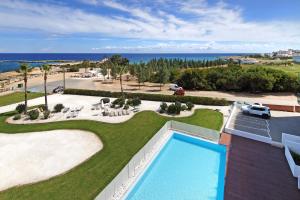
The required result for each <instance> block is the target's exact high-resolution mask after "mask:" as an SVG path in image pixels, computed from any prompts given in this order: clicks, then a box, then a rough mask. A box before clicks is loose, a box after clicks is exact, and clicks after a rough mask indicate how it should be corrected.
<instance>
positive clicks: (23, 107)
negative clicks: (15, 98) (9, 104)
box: [16, 104, 25, 114]
mask: <svg viewBox="0 0 300 200" xmlns="http://www.w3.org/2000/svg"><path fill="white" fill-rule="evenodd" d="M16 111H17V112H18V113H19V114H21V113H23V112H24V111H25V104H19V105H17V107H16Z"/></svg>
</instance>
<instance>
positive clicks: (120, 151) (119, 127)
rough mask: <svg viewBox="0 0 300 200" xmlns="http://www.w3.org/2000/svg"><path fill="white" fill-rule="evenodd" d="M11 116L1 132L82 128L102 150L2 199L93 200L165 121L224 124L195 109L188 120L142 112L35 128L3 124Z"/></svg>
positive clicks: (218, 116) (1, 118) (4, 194)
mask: <svg viewBox="0 0 300 200" xmlns="http://www.w3.org/2000/svg"><path fill="white" fill-rule="evenodd" d="M11 115H13V113H10V114H2V115H0V130H1V131H0V132H2V133H3V132H5V133H18V132H32V131H46V130H54V129H81V130H87V131H91V132H94V133H95V134H97V135H98V136H99V138H100V139H101V140H102V142H103V144H104V148H103V149H102V150H101V151H100V152H99V153H97V154H95V155H94V156H93V157H92V158H91V159H89V160H88V161H86V162H84V163H83V164H81V165H79V166H77V167H75V168H74V169H72V170H71V171H69V172H68V173H66V174H64V175H61V176H57V177H54V178H52V179H50V180H47V181H42V182H39V183H35V184H31V185H26V186H21V187H15V188H11V189H8V190H6V191H3V192H1V193H0V199H1V200H2V199H7V200H8V199H9V200H12V199H22V200H25V199H30V200H41V199H43V200H47V199H49V200H50V199H51V200H53V199H64V200H66V199H70V200H74V199H82V200H88V199H93V198H95V197H96V195H97V194H98V193H99V192H100V191H101V190H102V189H103V188H104V187H105V186H106V185H107V184H108V183H109V182H110V181H111V180H112V179H113V178H114V177H115V176H116V175H117V174H118V172H119V171H120V170H121V169H122V168H123V167H124V166H125V165H126V164H127V163H128V161H129V160H130V159H131V158H132V156H133V155H134V154H135V153H137V152H138V150H139V149H140V148H141V147H143V146H144V145H145V143H147V141H148V140H149V139H150V138H151V137H152V136H153V135H154V134H155V133H156V132H157V131H158V130H159V129H160V128H161V127H162V126H163V125H164V124H165V123H166V122H167V121H168V120H170V119H173V120H177V121H181V122H185V123H190V124H194V125H199V126H202V127H206V128H211V129H215V130H220V128H221V126H222V123H223V115H222V114H221V113H220V112H217V111H213V110H208V109H200V110H196V111H195V113H194V114H193V115H192V116H190V117H184V118H176V119H175V118H168V117H163V116H160V115H158V114H156V113H155V112H152V111H143V112H140V113H138V114H136V115H135V116H134V117H133V118H132V119H130V120H129V121H127V122H124V123H120V124H108V123H102V122H96V121H87V120H82V121H65V122H55V123H47V124H35V125H12V124H7V123H5V119H6V118H7V117H8V116H11Z"/></svg>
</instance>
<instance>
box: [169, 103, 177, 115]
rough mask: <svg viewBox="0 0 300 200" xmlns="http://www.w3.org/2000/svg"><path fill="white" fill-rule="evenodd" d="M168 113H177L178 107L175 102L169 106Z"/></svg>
mask: <svg viewBox="0 0 300 200" xmlns="http://www.w3.org/2000/svg"><path fill="white" fill-rule="evenodd" d="M168 114H171V115H172V114H177V108H176V106H175V104H174V103H172V104H171V105H169V106H168Z"/></svg>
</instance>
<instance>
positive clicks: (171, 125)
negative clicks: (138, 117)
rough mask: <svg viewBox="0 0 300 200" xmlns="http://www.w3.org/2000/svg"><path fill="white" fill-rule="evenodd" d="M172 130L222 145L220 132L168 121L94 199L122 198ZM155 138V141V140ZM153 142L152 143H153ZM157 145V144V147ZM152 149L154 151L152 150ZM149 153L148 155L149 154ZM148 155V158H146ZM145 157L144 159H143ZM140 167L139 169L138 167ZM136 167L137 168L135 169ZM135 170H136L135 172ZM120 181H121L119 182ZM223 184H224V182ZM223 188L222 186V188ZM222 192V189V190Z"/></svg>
mask: <svg viewBox="0 0 300 200" xmlns="http://www.w3.org/2000/svg"><path fill="white" fill-rule="evenodd" d="M174 132H180V133H182V134H185V135H187V136H189V137H192V138H196V139H201V140H203V141H205V142H209V143H213V144H216V145H222V146H225V145H223V144H219V139H220V133H219V132H217V131H215V130H211V129H207V128H203V127H200V126H194V125H189V124H185V123H182V122H177V121H168V122H167V123H166V124H165V125H164V126H163V127H162V128H161V129H160V130H159V131H158V132H157V133H156V134H155V135H154V136H153V137H152V138H151V139H150V140H149V141H148V142H147V143H146V144H145V145H144V146H143V147H142V148H141V149H140V150H139V151H138V152H137V153H136V154H135V155H134V156H133V158H132V159H131V160H130V161H129V162H128V164H127V165H126V166H124V168H123V169H122V170H121V171H120V173H119V174H118V175H117V176H116V177H115V178H114V179H113V180H112V181H111V182H110V183H109V184H108V185H107V186H106V187H105V188H104V189H103V190H102V191H101V192H100V193H99V194H98V196H97V197H96V198H95V199H96V200H108V199H113V200H121V199H122V200H124V199H125V198H126V197H127V196H128V195H129V193H130V191H131V190H132V188H134V186H135V184H136V183H137V182H138V180H140V178H141V177H142V175H143V174H144V173H145V171H146V170H147V169H148V167H149V166H151V163H152V162H153V160H155V158H156V157H157V155H158V154H159V153H160V151H161V149H162V148H163V147H164V146H165V144H166V142H168V141H169V139H170V137H171V136H172V135H173V133H174ZM155 139H156V141H155ZM153 143H154V144H153ZM151 145H152V146H151ZM157 145H159V146H158V147H157ZM149 146H150V147H151V149H150V150H149V149H148V150H149V152H145V151H146V149H147V147H149ZM153 151H154V152H153ZM226 152H227V149H226ZM140 154H142V155H143V156H144V157H143V158H142V159H139V156H141V155H140ZM149 154H150V155H149ZM147 156H148V158H149V157H150V158H149V159H148V158H147ZM136 157H137V159H138V165H137V166H136V167H135V168H134V170H133V174H134V175H133V176H131V177H130V169H131V167H132V166H131V167H130V164H132V163H133V164H134V165H135V164H136V162H135V161H136ZM144 158H145V159H144ZM226 161H227V157H225V162H226ZM140 167H141V168H142V169H140V170H139V168H140ZM136 168H137V170H136ZM226 168H227V167H226V163H225V170H224V182H225V177H226ZM135 170H136V171H137V172H135ZM124 175H125V176H126V175H127V176H128V177H125V179H126V178H127V179H126V181H124V180H123V178H124ZM121 181H122V182H121ZM224 185H225V184H224ZM223 190H224V188H223ZM222 192H223V194H224V191H222Z"/></svg>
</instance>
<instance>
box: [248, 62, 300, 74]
mask: <svg viewBox="0 0 300 200" xmlns="http://www.w3.org/2000/svg"><path fill="white" fill-rule="evenodd" d="M243 67H245V68H249V67H265V68H272V69H278V70H282V71H284V72H287V73H289V74H292V75H296V76H298V73H300V64H294V65H287V66H286V65H284V64H281V65H267V64H257V65H243Z"/></svg>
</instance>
